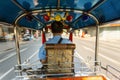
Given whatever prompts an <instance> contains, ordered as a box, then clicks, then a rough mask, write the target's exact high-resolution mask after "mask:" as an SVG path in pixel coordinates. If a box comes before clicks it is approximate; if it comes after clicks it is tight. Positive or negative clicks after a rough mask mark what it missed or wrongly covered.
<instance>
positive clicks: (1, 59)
mask: <svg viewBox="0 0 120 80" xmlns="http://www.w3.org/2000/svg"><path fill="white" fill-rule="evenodd" d="M26 49H28V48H25V49H22V50H20V52H23V51H25V50H26ZM14 55H16V53H13V54H11V55H9V56H7V57H6V58H3V59H1V60H0V63H1V62H3V61H5V60H7V59H9V58H10V57H12V56H14Z"/></svg>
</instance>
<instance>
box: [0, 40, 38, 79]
mask: <svg viewBox="0 0 120 80" xmlns="http://www.w3.org/2000/svg"><path fill="white" fill-rule="evenodd" d="M36 45H38V46H36ZM32 46H34V47H32ZM28 47H29V48H28ZM39 47H40V44H39V41H35V43H33V44H30V45H28V46H27V48H28V50H27V49H26V50H25V51H24V52H22V53H21V58H22V62H24V60H25V59H27V58H28V57H29V56H30V55H32V54H33V53H34V52H35V51H36V49H38V48H39ZM25 48H26V47H25ZM16 64H17V59H16V56H15V55H14V56H12V57H11V58H9V59H7V60H5V61H3V62H2V63H0V66H1V67H0V69H1V71H0V73H1V76H4V74H6V73H8V72H9V71H12V70H13V66H15V65H16ZM8 65H9V66H8ZM9 73H10V74H12V73H11V72H9ZM10 74H9V75H10ZM13 74H14V73H13ZM9 75H8V74H7V75H6V76H7V77H8V76H9ZM6 76H4V78H6ZM13 76H14V75H13ZM11 78H12V76H10V77H8V79H11ZM3 80H5V79H3Z"/></svg>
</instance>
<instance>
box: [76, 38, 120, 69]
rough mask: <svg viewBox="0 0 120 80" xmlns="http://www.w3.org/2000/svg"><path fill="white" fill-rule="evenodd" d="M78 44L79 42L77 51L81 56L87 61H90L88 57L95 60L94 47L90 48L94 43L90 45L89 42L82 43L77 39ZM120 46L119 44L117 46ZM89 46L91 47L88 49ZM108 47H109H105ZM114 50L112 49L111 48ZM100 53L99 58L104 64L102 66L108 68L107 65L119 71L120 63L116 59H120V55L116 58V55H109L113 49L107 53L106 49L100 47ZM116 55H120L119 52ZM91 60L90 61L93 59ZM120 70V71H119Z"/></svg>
mask: <svg viewBox="0 0 120 80" xmlns="http://www.w3.org/2000/svg"><path fill="white" fill-rule="evenodd" d="M76 42H77V51H78V52H79V54H80V55H81V56H82V57H83V58H84V59H85V60H86V59H88V56H90V57H91V58H94V57H93V56H94V49H93V47H90V45H92V43H91V44H90V42H89V41H88V42H87V41H85V42H84V41H83V40H82V41H81V40H79V41H78V40H77V39H76ZM117 45H119V44H117ZM88 46H89V47H88ZM105 46H106V47H107V46H108V45H105ZM111 48H112V47H111ZM100 49H101V50H100V51H99V54H98V56H99V57H98V58H99V60H100V61H101V62H102V65H103V66H106V65H112V66H113V67H115V68H116V69H119V67H120V65H119V64H120V61H119V59H117V58H116V57H118V58H119V57H120V55H119V56H118V55H117V56H115V55H114V53H113V54H109V53H111V51H113V50H111V49H107V48H106V49H107V53H106V50H104V49H105V47H100ZM116 54H119V51H118V52H117V53H116ZM91 58H89V59H91ZM91 60H94V59H91ZM119 70H120V69H119Z"/></svg>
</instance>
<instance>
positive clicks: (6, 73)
mask: <svg viewBox="0 0 120 80" xmlns="http://www.w3.org/2000/svg"><path fill="white" fill-rule="evenodd" d="M26 49H27V48H25V49H23V50H21V52H23V51H25V50H26ZM38 51H39V50H37V51H36V52H34V53H33V55H32V56H30V57H29V58H28V59H31V58H32V57H34V56H35V55H36V54H37V53H38ZM24 63H25V62H23V64H24ZM12 70H14V67H12V68H11V69H9V70H8V71H7V72H5V74H3V75H2V76H1V77H0V80H2V79H3V78H4V77H5V76H7V75H8V74H9V73H10V72H11V71H12ZM12 80H16V79H15V78H13V79H12Z"/></svg>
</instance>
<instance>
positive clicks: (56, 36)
mask: <svg viewBox="0 0 120 80" xmlns="http://www.w3.org/2000/svg"><path fill="white" fill-rule="evenodd" d="M63 27H64V26H63V24H62V23H61V22H60V21H54V22H53V23H52V24H51V30H52V33H53V37H52V38H51V39H49V40H48V41H46V42H45V44H46V43H50V44H58V43H61V44H64V43H72V42H71V41H70V40H69V39H65V38H62V36H61V35H62V33H63ZM45 44H43V45H42V46H41V48H40V50H39V60H40V62H41V63H42V64H44V63H45V62H46V51H45V48H44V45H45Z"/></svg>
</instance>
